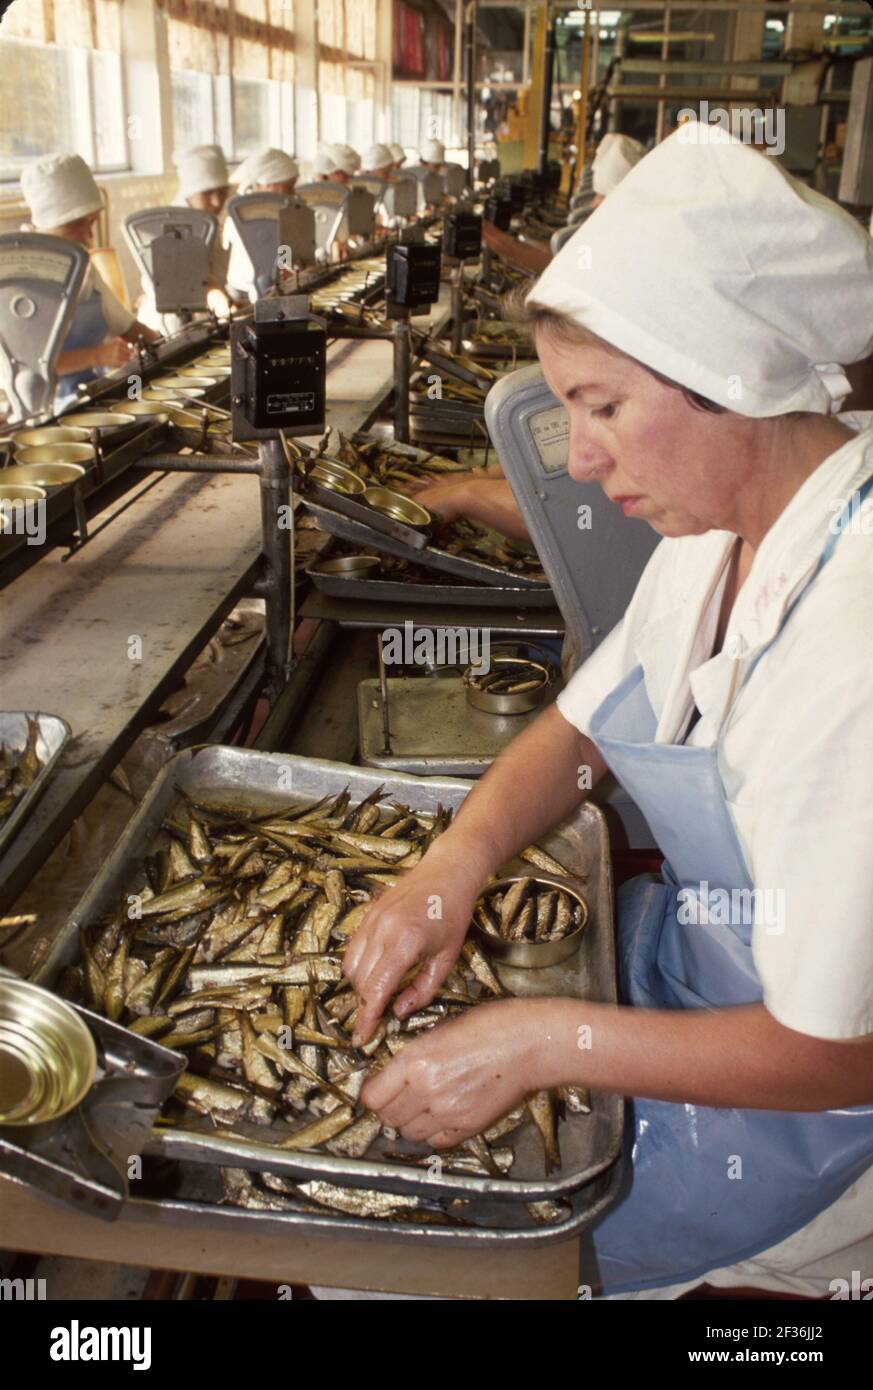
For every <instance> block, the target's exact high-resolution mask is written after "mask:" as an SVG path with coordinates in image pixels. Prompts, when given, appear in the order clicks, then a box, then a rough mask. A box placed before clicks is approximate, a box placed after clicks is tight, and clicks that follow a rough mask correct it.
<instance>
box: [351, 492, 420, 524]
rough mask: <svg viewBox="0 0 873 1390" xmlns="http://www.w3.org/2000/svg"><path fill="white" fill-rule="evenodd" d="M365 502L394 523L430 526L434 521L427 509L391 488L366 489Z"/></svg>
mask: <svg viewBox="0 0 873 1390" xmlns="http://www.w3.org/2000/svg"><path fill="white" fill-rule="evenodd" d="M364 501H365V502H366V503H367V504H368V506H370V507H373V508H374V510H375V511H377V512H381V513H382V515H383V516H388V517H391V519H392V521H402V522H403V524H404V526H416V527H425V526H430V524H431V521H432V520H433V518H432V516H431V514H430V512H429V511H427V509H426V508H425V507H422V506H420V505H419V504H418V502H413V500H412V498H411V497H404V496H403V493H402V492H394V491H392V489H391V488H390V487H368V488H365V490H364Z"/></svg>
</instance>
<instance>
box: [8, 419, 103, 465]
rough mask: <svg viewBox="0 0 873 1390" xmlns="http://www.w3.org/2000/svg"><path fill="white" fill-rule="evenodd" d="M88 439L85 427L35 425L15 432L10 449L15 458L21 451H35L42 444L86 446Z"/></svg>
mask: <svg viewBox="0 0 873 1390" xmlns="http://www.w3.org/2000/svg"><path fill="white" fill-rule="evenodd" d="M88 438H89V436H88V429H87V426H85V425H74V424H72V423H70V424H69V425H35V426H33V428H31V429H26V430H16V431H15V433H14V434H13V436H12V449H13V452H14V453H15V455H16V457H17V455H18V454H20V453H21V450H22V449H35V448H38V447H40V446H41V445H43V444H87V443H88Z"/></svg>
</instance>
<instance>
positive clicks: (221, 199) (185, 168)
mask: <svg viewBox="0 0 873 1390" xmlns="http://www.w3.org/2000/svg"><path fill="white" fill-rule="evenodd" d="M173 162H174V164H175V166H176V172H177V174H178V176H179V192H178V195H177V196H178V199H179V201H180V202H185V203H187V204H188V206H189V207H191V208H197V210H198V211H199V212H211V213H212V215H213V216H214V217H220V216H221V213H222V210H223V208H224V205H225V203H226V202H227V198H228V194H229V193H230V173H229V171H228V167H227V160H226V159H225V157H224V152H223V150H222V149H221V147H220V146H219V145H195V146H193V147H192V148H191V149H188V150H181V151H180V152H179V153H178V154H176V155H174V156H173Z"/></svg>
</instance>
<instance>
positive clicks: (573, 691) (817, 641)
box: [343, 130, 873, 1299]
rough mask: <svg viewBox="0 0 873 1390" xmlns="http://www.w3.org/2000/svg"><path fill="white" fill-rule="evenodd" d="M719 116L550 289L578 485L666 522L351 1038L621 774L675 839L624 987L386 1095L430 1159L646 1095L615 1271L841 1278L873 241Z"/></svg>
mask: <svg viewBox="0 0 873 1390" xmlns="http://www.w3.org/2000/svg"><path fill="white" fill-rule="evenodd" d="M702 134H703V132H701V133H700V135H699V136H698V139H697V141H696V142H695V143H693V144H690V143H689V144H686V145H683V144H682V143H681V141H680V139H679V136H680V135H681V131H677V132H676V133H675V134H674V135H672V136H670V137H669V138H668V139H667V140H665V141H664V142H663V143H662V144H661V145H660V146H658V147H657V148H656V149H655V150H654V151H653V152H652V153H651V154H650V155H648V156H647V157H646V158H645V159H644V160H641V161H640V162H639V164H637V165H636V167H635V168H634V169H632V170H631V172H630V173H629V174H628V176H627V177H626V178H625V179H624V180H623V182H622V183H621V184H620V186H619V187H618V188H616V189H615V190H614V191H613V192H612V193H610V194H609V196H608V197H607V199H606V202H605V203H604V204H603V205H602V206H601V207H599V208H598V209H597V211H596V212H595V213H593V215H592V216H591V218H590V219H589V220H588V222H587V223H586V224H585V226H584V227H583V228H582V229H581V230H580V232H579V233H578V234H577V236H576V237H574V238H573V239H572V240H571V241H570V242H569V243H568V244H567V245H566V246H565V247H564V248H563V249H562V250H561V252H560V253H559V254H558V255H557V256H556V257H555V260H554V261H553V262H552V264H551V265H550V266H549V268H548V269H547V270H546V271H545V273H544V274H543V276H542V278H541V279H540V281H539V282H538V283H537V284H536V285H535V286H534V289H533V291H532V293H531V296H530V301H529V302H530V314H531V318H532V325H533V328H534V332H535V335H536V343H537V348H538V351H539V355H540V360H541V363H542V366H543V370H544V372H545V375H546V378H547V380H548V382H549V385H550V386H551V388H552V390H553V391H554V392H555V394H556V396H557V397H558V399H559V400H560V401H561V403H562V404H563V406H564V407H565V409H566V412H567V419H568V424H569V453H568V469H569V473H570V476H571V477H572V478H573V479H575V480H576V481H578V482H579V483H585V484H591V483H595V482H596V483H599V484H600V486H601V487H602V488H603V490H604V491H605V493H606V495H607V497H608V498H609V499H610V500H611V501H613V502H614V503H615V505H616V506H617V507H621V509H622V510H623V512H624V513H625V515H627V516H633V517H636V518H638V519H639V520H640V522H641V523H647V524H648V525H650V526H652V527H653V528H654V529H655V531H657V532H658V533H659V534H660V535H662V536H663V537H665V539H664V540H663V541H662V542H661V544H660V545H658V547H657V548H656V549H655V551H654V553H653V555H652V557H651V559H650V561H649V564H648V566H647V568H646V570H645V572H644V574H643V576H642V578H641V580H640V582H639V585H638V587H637V590H636V593H635V594H634V596H633V599H632V600H631V603H630V605H629V607H628V609H627V612H626V614H625V616H624V618H623V619H622V620H621V621H620V622H619V623H618V625H617V627H616V628H615V629H614V630H613V631H612V632H611V633H610V634H609V636H608V637H607V638H606V639H605V640H604V641H603V642H602V643H601V645H600V646H599V647H597V649H596V650H595V651H594V653H593V655H591V656H589V657H588V659H587V660H586V661H585V662H584V663H583V664H582V666H581V667H580V668H579V670H578V671H577V672H576V674H575V676H574V677H573V679H572V680H571V681H570V683H569V685H568V686H567V687H566V688H565V689H564V691H563V692H562V693H561V694H559V696H558V699H557V702H556V704H554V705H553V706H551V707H550V708H549V709H547V710H546V712H545V713H544V714H542V715H541V716H540V717H539V719H538V720H536V721H535V722H534V724H533V725H531V726H530V727H529V728H528V729H527V730H525V732H524V733H522V734H521V735H520V737H519V738H517V739H516V740H515V741H514V742H513V743H512V744H511V745H510V746H509V748H508V749H504V750H503V752H502V753H501V755H500V757H499V758H498V759H497V760H496V762H494V763H493V764H492V766H491V767H490V768H489V770H488V771H487V772H486V774H485V776H484V777H483V778H482V779H481V780H480V781H479V782H477V783H476V784H475V787H474V789H473V791H472V792H471V793H470V794H469V795H468V797H467V798H466V800H465V802H464V805H463V808H462V810H461V812H460V814H459V815H458V816H456V817H455V820H454V821H453V823H452V825H451V826H450V827H449V829H448V830H447V831H446V832H444V833H443V834H442V835H440V836H439V838H438V839H437V840H436V841H434V843H433V845H432V846H431V848H429V849H428V851H427V853H426V854H425V856H424V858H423V859H422V860H421V861H420V862H419V863H418V864H417V865H416V866H415V867H414V868H413V869H411V870H410V871H409V873H407V874H406V875H404V877H403V880H402V883H401V884H399V885H398V886H397V887H395V888H392V889H389V890H388V892H387V893H385V894H383V895H382V896H381V897H380V898H379V899H378V901H376V902H375V903H373V904H372V905H371V907H370V909H369V910H368V913H367V915H366V916H365V917H364V919H363V921H362V922H361V924H360V925H359V926H358V928H357V931H356V932H355V935H354V937H353V938H352V941H351V942H350V944H349V946H348V949H347V951H346V954H345V957H344V962H343V970H344V973H345V974H346V975H347V977H348V978H349V979H350V980H351V981H352V983H353V985H354V987H355V990H356V992H357V996H358V1015H357V1020H356V1026H355V1037H354V1039H353V1041H354V1043H355V1045H356V1046H360V1045H364V1044H366V1042H367V1041H368V1040H369V1039H370V1038H371V1037H372V1036H373V1033H374V1032H375V1029H376V1027H377V1025H378V1023H379V1020H380V1018H381V1017H382V1015H383V1013H385V1012H386V1011H387V1010H389V1009H390V1008H392V1007H393V1010H394V1012H395V1013H396V1014H398V1015H399V1016H400V1017H407V1016H408V1015H410V1014H412V1013H414V1012H416V1011H418V1010H420V1009H422V1008H423V1007H425V1006H426V1005H427V1004H428V1003H429V1001H430V1000H431V999H432V998H433V997H434V996H435V995H436V994H437V992H438V991H439V989H440V986H441V985H442V983H443V981H444V980H445V978H446V976H447V975H448V973H449V971H450V970H451V969H452V967H453V964H454V962H455V960H456V958H457V956H458V954H459V952H460V951H461V949H462V946H463V943H464V940H465V938H466V935H467V930H468V927H469V923H470V921H471V918H472V916H473V910H474V907H475V903H476V900H477V897H478V895H479V892H480V890H481V888H482V886H483V884H484V883H485V882H486V881H487V880H488V878H489V876H490V875H491V874H492V873H493V872H494V871H496V870H497V869H498V867H499V866H500V865H502V864H505V863H506V862H508V861H509V860H511V859H512V858H513V856H514V855H515V854H517V852H518V851H519V850H520V849H521V848H522V847H523V846H526V845H530V844H533V843H535V842H536V841H538V840H539V839H540V837H541V836H543V835H545V834H547V833H548V832H549V831H550V830H551V829H553V827H555V826H556V825H558V824H560V823H566V822H568V819H569V818H571V817H573V815H574V813H575V812H576V810H577V808H578V807H579V805H580V803H581V802H582V801H583V800H584V798H585V797H586V796H587V795H588V792H587V790H580V788H590V787H592V786H596V785H597V784H598V783H599V782H601V780H602V779H603V778H604V777H605V776H606V774H607V772H611V773H612V774H613V775H614V776H615V778H616V779H617V780H618V782H619V783H621V785H622V786H623V787H624V788H625V790H626V791H627V792H628V793H629V795H630V796H631V797H632V798H633V800H634V802H635V803H636V805H637V806H638V807H639V809H640V810H641V811H642V813H643V814H644V816H645V818H646V820H647V822H648V824H649V826H650V827H651V830H652V833H653V836H654V838H655V840H656V842H657V844H658V846H659V848H660V850H661V853H662V854H663V856H664V864H663V870H662V872H661V873H660V874H659V875H658V876H657V877H653V876H651V875H648V876H645V877H643V878H637V879H632V880H630V881H629V882H628V883H625V884H624V885H623V886H622V888H621V891H620V893H619V896H618V902H617V917H618V937H619V942H618V944H619V951H618V957H619V964H620V1006H619V1007H616V1006H615V1005H614V1004H611V1003H596V1002H593V1001H590V1000H579V999H571V998H568V997H561V998H558V997H556V998H551V999H548V998H541V997H538V998H528V999H518V998H514V999H505V1000H497V1001H495V1002H494V1003H491V1004H487V1005H485V1006H483V1007H482V1008H479V1009H476V1010H473V1011H471V1012H470V1013H469V1014H468V1015H466V1016H465V1017H463V1018H459V1019H455V1020H453V1021H452V1023H451V1024H450V1025H449V1026H447V1027H437V1028H435V1029H434V1030H433V1031H432V1032H430V1033H428V1034H425V1035H420V1036H419V1037H418V1038H417V1039H416V1040H415V1041H414V1042H412V1043H410V1044H409V1045H408V1046H407V1047H405V1048H404V1049H403V1051H402V1052H400V1053H399V1054H398V1055H397V1056H396V1057H394V1058H393V1059H392V1060H391V1061H390V1062H389V1063H388V1064H387V1066H385V1067H384V1068H383V1069H382V1070H381V1071H379V1073H378V1075H377V1076H374V1077H372V1078H371V1079H370V1080H369V1081H368V1082H367V1083H366V1085H365V1087H364V1090H363V1091H362V1093H361V1104H362V1106H364V1107H365V1108H366V1109H367V1110H369V1111H372V1112H374V1113H376V1114H377V1115H378V1116H379V1118H380V1119H381V1121H382V1123H383V1124H384V1125H389V1126H391V1127H392V1128H394V1129H396V1130H399V1131H400V1133H401V1135H402V1137H403V1138H405V1139H408V1140H414V1141H416V1142H418V1143H422V1144H424V1145H426V1146H427V1149H428V1151H429V1152H432V1151H434V1150H435V1149H440V1148H442V1147H451V1148H456V1147H457V1145H458V1144H460V1143H463V1141H464V1140H465V1139H466V1138H468V1137H469V1136H471V1135H475V1134H481V1133H482V1132H483V1131H484V1130H486V1129H487V1128H488V1126H489V1125H492V1124H494V1123H495V1122H496V1121H497V1120H498V1118H499V1117H501V1116H503V1115H505V1114H507V1113H508V1112H510V1111H512V1110H513V1109H514V1108H515V1107H517V1106H520V1105H523V1104H524V1102H525V1099H526V1097H528V1096H530V1095H532V1094H535V1093H545V1092H547V1091H548V1090H549V1089H550V1088H553V1087H556V1086H564V1087H566V1086H581V1087H584V1088H586V1089H587V1090H589V1091H590V1093H591V1096H592V1102H593V1106H594V1109H595V1112H597V1110H598V1109H599V1107H600V1105H601V1097H602V1098H603V1103H604V1104H606V1100H607V1097H609V1096H616V1095H618V1096H628V1097H631V1098H632V1100H633V1109H632V1113H631V1114H630V1115H629V1130H628V1136H627V1137H628V1141H629V1142H628V1146H627V1153H628V1162H629V1172H628V1182H627V1184H626V1185H625V1186H624V1189H623V1191H622V1193H621V1195H620V1197H619V1199H618V1201H617V1202H616V1203H615V1205H614V1206H613V1207H612V1208H611V1209H610V1210H609V1211H608V1212H607V1213H606V1215H605V1216H604V1217H602V1218H601V1219H600V1220H599V1221H598V1222H597V1223H596V1224H595V1226H594V1227H593V1229H592V1236H593V1244H594V1253H595V1256H596V1267H595V1266H592V1267H591V1269H590V1270H588V1269H586V1267H585V1266H584V1265H583V1269H582V1278H583V1280H586V1278H587V1282H589V1283H590V1284H591V1285H592V1286H593V1291H594V1293H595V1295H596V1296H608V1297H612V1296H614V1297H627V1298H637V1299H639V1298H643V1297H648V1298H673V1297H677V1296H678V1295H679V1294H680V1293H681V1292H683V1291H685V1290H688V1289H690V1288H693V1287H695V1286H697V1285H699V1284H701V1283H702V1282H703V1281H705V1282H706V1283H708V1284H716V1285H719V1286H724V1287H730V1286H731V1285H733V1286H737V1285H741V1286H749V1285H752V1286H754V1287H755V1288H759V1289H770V1290H773V1291H777V1292H782V1293H783V1294H784V1293H785V1292H791V1293H794V1294H801V1295H803V1294H806V1295H809V1296H812V1297H819V1298H827V1297H828V1296H831V1297H833V1296H834V1290H835V1287H837V1285H835V1283H834V1282H833V1281H834V1280H839V1281H840V1283H841V1284H842V1285H844V1286H846V1287H848V1281H849V1279H850V1278H851V1277H852V1276H851V1271H852V1270H859V1271H865V1270H866V1271H870V1270H871V1269H873V932H871V930H870V903H871V898H873V856H871V854H870V845H871V843H873V798H871V795H870V787H871V784H873V739H871V738H870V709H871V706H873V660H871V648H870V641H869V630H870V623H871V621H873V566H871V564H870V535H869V530H870V527H869V514H870V500H869V499H870V498H871V496H873V428H871V423H873V421H871V417H870V416H866V417H851V416H850V417H846V416H845V415H840V414H839V413H838V412H839V411H840V407H841V404H842V402H843V401H844V399H845V397H846V395H847V393H848V390H849V383H848V380H847V378H846V374H845V372H844V370H843V365H842V364H846V363H853V362H858V361H861V360H863V359H864V358H866V357H868V356H869V355H870V353H871V350H873V241H871V239H870V237H869V236H868V235H867V232H866V230H865V229H864V228H862V227H861V226H860V225H859V224H858V223H857V222H856V221H855V220H854V219H853V218H852V217H850V216H849V215H848V214H847V213H846V212H844V211H843V210H842V209H841V208H839V207H837V206H836V205H835V204H834V203H831V202H830V201H829V200H828V199H826V198H824V197H823V196H822V195H820V194H819V193H816V192H814V191H813V190H811V189H810V188H808V187H806V186H805V185H803V184H801V183H799V182H797V181H796V180H794V179H792V178H791V177H790V176H789V175H788V174H786V173H785V172H784V170H783V169H782V168H781V167H780V165H779V164H778V163H777V161H776V160H775V159H773V158H771V157H769V156H767V155H764V154H761V153H759V152H758V151H756V150H754V149H753V148H750V147H749V146H748V145H744V144H742V143H741V142H740V141H738V140H736V139H734V138H733V137H732V136H731V135H729V134H727V133H726V132H724V131H721V130H719V131H717V132H715V133H714V136H713V137H712V138H700V137H701V135H702ZM581 769H584V770H585V777H584V779H583V778H582V777H581V776H580V770H581ZM564 843H565V844H569V841H565V842H564ZM434 902H439V903H441V904H442V912H441V914H440V916H439V917H435V915H434V914H433V913H432V911H431V906H432V904H433V903H434ZM413 976H414V978H412V977H413ZM398 990H399V991H400V992H399V994H398V993H397V991H398ZM395 996H396V997H395ZM392 1001H393V1005H392ZM592 1040H593V1042H592ZM608 1113H609V1111H608V1110H607V1109H604V1111H603V1115H604V1117H605V1116H606V1115H607V1114H608ZM845 1296H849V1295H848V1294H847V1295H845Z"/></svg>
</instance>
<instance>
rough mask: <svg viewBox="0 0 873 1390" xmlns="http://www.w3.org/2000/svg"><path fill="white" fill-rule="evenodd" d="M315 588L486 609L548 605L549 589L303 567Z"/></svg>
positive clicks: (346, 594)
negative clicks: (365, 576)
mask: <svg viewBox="0 0 873 1390" xmlns="http://www.w3.org/2000/svg"><path fill="white" fill-rule="evenodd" d="M306 575H307V577H308V578H309V579H311V580H312V582H313V584H314V585H315V587H316V589H319V590H320V591H321V593H323V594H330V596H331V598H361V599H371V600H372V601H374V602H376V603H442V604H447V603H460V604H469V605H471V606H473V607H475V606H477V605H478V606H484V607H486V608H551V607H552V606H553V603H554V599H553V598H552V591H551V589H547V588H540V589H530V588H528V589H521V588H517V589H512V588H509V586H507V587H506V588H502V589H498V588H496V587H495V586H493V585H490V584H482V585H479V586H478V587H476V588H473V586H472V585H469V584H424V583H422V581H421V580H419V579H406V580H401V579H353V578H346V579H344V578H343V577H342V575H339V574H319V572H318V570H317V568H313V569H308V570H306Z"/></svg>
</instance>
